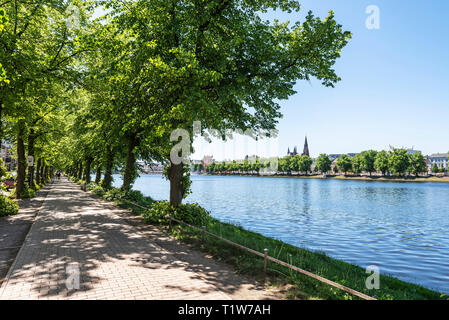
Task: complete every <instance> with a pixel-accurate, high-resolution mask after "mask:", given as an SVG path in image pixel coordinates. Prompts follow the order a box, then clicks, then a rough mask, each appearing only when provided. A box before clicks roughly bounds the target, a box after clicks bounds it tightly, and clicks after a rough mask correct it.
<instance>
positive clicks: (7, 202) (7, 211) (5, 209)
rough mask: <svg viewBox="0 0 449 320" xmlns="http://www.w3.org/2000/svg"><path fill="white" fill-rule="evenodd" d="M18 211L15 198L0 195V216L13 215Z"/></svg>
mask: <svg viewBox="0 0 449 320" xmlns="http://www.w3.org/2000/svg"><path fill="white" fill-rule="evenodd" d="M17 212H19V205H18V204H17V202H16V201H15V200H12V199H8V198H7V197H5V196H4V195H0V216H9V215H14V214H16V213H17Z"/></svg>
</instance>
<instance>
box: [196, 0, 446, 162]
mask: <svg viewBox="0 0 449 320" xmlns="http://www.w3.org/2000/svg"><path fill="white" fill-rule="evenodd" d="M301 3H302V11H301V13H300V14H299V16H298V14H282V13H278V12H274V13H273V12H272V13H269V14H267V15H266V17H267V18H269V19H273V18H277V19H279V20H281V21H284V20H290V21H296V20H298V19H299V20H300V21H301V20H302V18H303V16H304V15H305V14H306V13H307V11H309V10H312V11H313V12H314V14H315V15H317V16H319V17H325V16H326V15H327V12H328V11H329V10H331V9H332V10H333V11H334V12H335V16H336V20H337V21H338V22H339V23H340V24H342V25H343V27H344V29H345V30H349V31H351V32H352V34H353V38H352V39H351V40H350V42H349V44H348V45H347V47H346V48H345V49H344V50H343V52H342V57H341V58H340V60H339V61H338V62H337V64H336V66H335V68H336V71H337V73H338V75H339V76H340V77H341V78H342V81H341V82H339V83H338V84H337V86H336V87H335V88H325V87H323V86H321V84H320V83H319V82H318V81H312V82H311V83H308V82H300V83H297V85H296V87H295V90H296V91H297V92H298V93H297V94H295V95H294V96H291V97H290V98H289V99H288V100H286V101H281V102H280V104H281V106H282V108H281V112H282V113H283V114H284V118H283V119H281V120H280V122H279V125H278V129H279V138H278V139H277V141H276V142H275V143H274V145H275V146H277V149H278V155H284V154H285V153H286V151H287V148H288V147H290V148H293V146H295V145H297V146H298V149H299V150H302V145H303V141H304V136H305V135H306V134H307V136H308V141H309V148H310V152H311V155H312V156H318V155H319V154H320V153H349V152H359V151H362V150H366V149H370V148H372V149H376V150H382V149H384V148H386V147H387V146H388V145H393V146H395V147H414V148H415V149H418V150H422V151H423V153H424V154H430V153H435V152H447V151H448V150H449V128H448V120H449V80H448V76H449V74H448V73H449V19H448V18H447V13H448V12H449V1H446V0H439V1H437V0H431V1H430V0H428V1H424V0H422V1H418V0H408V1H405V0H394V1H391V0H385V1H374V0H372V1H362V0H303V1H301ZM368 5H377V6H378V8H379V10H380V29H378V30H369V29H367V28H366V26H365V21H366V19H367V17H368V14H367V13H365V10H366V7H367V6H368ZM229 144H230V143H228V144H227V145H223V143H215V144H212V145H206V144H205V143H199V142H197V143H196V144H195V145H197V146H199V147H198V148H197V149H198V150H197V152H196V153H195V154H194V158H200V157H201V156H202V154H204V153H205V154H214V156H215V157H216V158H217V159H218V160H221V159H223V158H227V159H229V158H237V159H238V158H242V156H244V154H246V152H247V153H249V154H252V153H254V152H253V151H255V148H248V149H247V148H246V147H245V145H244V144H241V145H240V147H239V148H237V149H238V151H236V147H229V146H228V145H229ZM231 144H232V143H231ZM236 144H239V143H238V142H236ZM260 149H263V148H260V147H259V150H258V151H259V152H258V153H262V154H263V152H261V151H260ZM271 149H272V151H273V148H271ZM263 155H264V154H263ZM272 155H273V154H272Z"/></svg>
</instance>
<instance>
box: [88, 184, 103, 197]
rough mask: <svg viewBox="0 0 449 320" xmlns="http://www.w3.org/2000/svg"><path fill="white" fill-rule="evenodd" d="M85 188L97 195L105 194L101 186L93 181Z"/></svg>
mask: <svg viewBox="0 0 449 320" xmlns="http://www.w3.org/2000/svg"><path fill="white" fill-rule="evenodd" d="M87 188H88V189H89V190H90V191H92V192H93V193H95V194H96V195H99V196H101V197H102V196H104V194H105V191H104V189H103V188H102V187H101V186H99V185H97V184H95V183H90V184H89V185H88V186H87Z"/></svg>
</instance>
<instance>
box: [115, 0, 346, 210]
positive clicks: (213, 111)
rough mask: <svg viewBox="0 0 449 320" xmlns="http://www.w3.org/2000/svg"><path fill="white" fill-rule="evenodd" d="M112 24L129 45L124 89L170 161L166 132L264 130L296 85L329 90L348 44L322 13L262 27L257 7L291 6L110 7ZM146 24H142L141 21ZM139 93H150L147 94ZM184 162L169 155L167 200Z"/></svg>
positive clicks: (176, 192) (173, 197)
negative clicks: (134, 91) (312, 83)
mask: <svg viewBox="0 0 449 320" xmlns="http://www.w3.org/2000/svg"><path fill="white" fill-rule="evenodd" d="M110 4H111V5H112V6H113V8H114V12H113V16H114V21H115V23H116V25H117V26H119V28H121V30H120V31H121V32H122V33H123V34H126V33H129V34H132V35H133V37H132V39H129V41H130V42H131V43H130V46H129V48H130V50H131V52H130V53H129V54H128V55H127V57H129V63H128V62H126V65H129V66H130V68H131V69H132V70H134V71H136V76H135V77H133V78H134V79H135V81H131V82H130V83H132V86H135V88H138V89H139V92H140V93H141V94H140V95H139V96H138V97H137V96H136V98H137V100H141V101H142V103H141V104H137V105H136V109H137V110H138V112H139V113H140V114H142V115H144V116H145V117H146V118H150V119H153V120H154V121H155V122H158V123H154V124H152V125H153V126H154V128H157V130H155V132H156V134H157V135H158V136H159V138H160V141H162V143H164V142H165V145H161V147H160V149H161V150H162V152H163V153H164V154H165V157H166V159H167V160H169V154H170V150H171V148H172V146H173V143H171V142H170V143H169V141H170V139H168V137H169V136H170V134H171V132H173V130H175V129H185V130H187V131H188V132H189V133H190V136H192V135H193V129H192V127H193V126H192V125H193V122H194V121H196V120H200V121H201V124H202V130H206V129H216V130H218V131H219V132H220V133H221V134H222V135H223V136H224V132H225V130H227V129H230V130H235V129H241V130H243V131H245V130H247V129H253V130H255V131H257V132H258V131H259V130H262V131H270V130H273V129H274V128H275V126H276V124H277V121H278V119H279V117H280V116H281V114H280V112H279V108H280V107H279V104H278V103H277V100H278V99H286V98H287V97H289V96H290V95H292V94H294V93H295V91H294V90H293V86H294V85H295V83H296V82H297V80H303V79H304V80H309V79H310V78H312V77H314V78H317V79H319V80H320V81H321V82H322V83H323V84H324V85H325V86H329V87H332V86H334V84H335V83H337V82H338V81H339V80H340V78H339V77H338V76H337V75H336V73H335V71H334V69H333V66H334V64H335V62H336V60H337V59H338V58H339V57H340V53H341V50H342V49H343V47H344V46H345V45H346V44H347V41H348V39H349V38H350V33H349V32H344V31H343V30H342V27H341V25H339V24H337V23H336V21H335V19H334V15H333V13H332V12H331V13H330V14H329V16H328V17H326V18H325V19H323V20H322V19H319V18H316V17H315V16H313V14H312V13H309V14H308V15H307V16H306V17H305V19H304V22H303V23H299V22H298V23H295V24H293V25H291V26H290V25H288V24H286V23H278V22H275V23H269V22H266V21H265V20H263V19H261V18H260V16H259V14H260V12H261V11H266V10H270V9H273V10H276V9H278V10H282V11H295V12H298V11H299V8H300V5H299V3H298V2H297V1H294V0H290V1H263V0H255V1H221V0H211V1H203V2H201V1H183V2H182V3H179V2H172V3H170V4H169V5H167V3H166V2H157V1H147V0H136V1H133V2H126V3H123V2H117V1H113V2H112V1H111V2H110ZM148 21H151V23H148ZM148 93H150V95H149V96H148ZM182 172H183V164H175V163H174V162H173V161H171V159H170V163H169V170H168V178H169V180H170V203H171V204H172V205H173V206H175V207H176V206H178V205H179V204H180V203H181V201H182V199H183V197H184V194H185V191H186V190H185V188H183V187H182V181H183V174H182Z"/></svg>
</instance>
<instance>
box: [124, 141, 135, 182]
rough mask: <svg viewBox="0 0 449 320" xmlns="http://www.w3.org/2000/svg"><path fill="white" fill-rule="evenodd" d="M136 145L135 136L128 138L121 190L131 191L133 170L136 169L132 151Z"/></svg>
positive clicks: (133, 177)
mask: <svg viewBox="0 0 449 320" xmlns="http://www.w3.org/2000/svg"><path fill="white" fill-rule="evenodd" d="M136 145H137V137H136V134H132V135H131V137H130V138H129V143H128V153H127V156H126V166H125V173H124V174H123V185H122V190H129V189H131V184H132V183H133V182H134V179H135V176H134V170H135V169H136V168H135V167H136V154H135V153H134V149H135V147H136Z"/></svg>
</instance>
